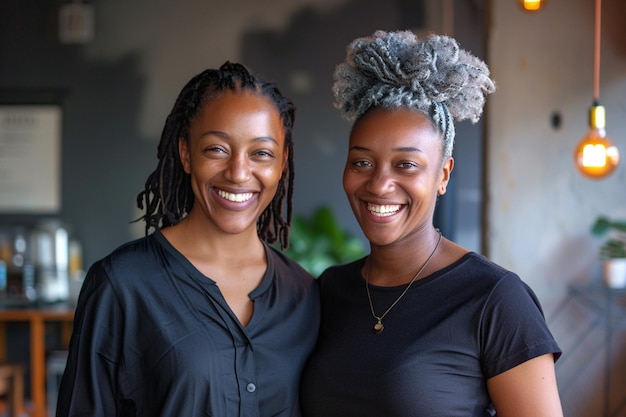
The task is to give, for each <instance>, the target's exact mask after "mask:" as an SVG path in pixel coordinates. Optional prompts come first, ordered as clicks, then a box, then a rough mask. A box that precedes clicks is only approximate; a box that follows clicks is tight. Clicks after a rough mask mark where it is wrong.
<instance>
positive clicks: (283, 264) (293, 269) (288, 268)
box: [266, 245, 314, 283]
mask: <svg viewBox="0 0 626 417" xmlns="http://www.w3.org/2000/svg"><path fill="white" fill-rule="evenodd" d="M266 248H267V249H266V253H267V262H268V266H269V267H271V268H273V270H274V272H275V273H276V275H277V276H278V277H281V276H291V277H294V278H295V280H297V281H301V282H305V283H309V282H311V281H313V280H314V278H313V276H312V275H311V274H310V273H309V272H308V271H307V270H306V269H304V268H303V267H302V266H300V264H298V263H297V262H296V261H294V260H293V259H291V258H290V257H288V256H287V255H285V254H284V253H283V252H281V251H279V250H278V249H276V248H274V247H271V246H269V245H266Z"/></svg>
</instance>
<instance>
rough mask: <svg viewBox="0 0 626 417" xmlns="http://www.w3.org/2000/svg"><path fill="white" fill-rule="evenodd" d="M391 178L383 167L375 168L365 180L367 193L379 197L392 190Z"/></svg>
mask: <svg viewBox="0 0 626 417" xmlns="http://www.w3.org/2000/svg"><path fill="white" fill-rule="evenodd" d="M393 184H394V182H393V178H392V176H391V175H390V174H389V172H386V171H385V170H383V169H377V170H376V171H374V172H373V173H372V175H371V176H370V178H369V179H368V181H367V184H366V189H367V191H368V192H369V193H371V194H373V195H375V196H378V197H381V196H384V195H385V194H387V193H389V192H391V191H392V190H393Z"/></svg>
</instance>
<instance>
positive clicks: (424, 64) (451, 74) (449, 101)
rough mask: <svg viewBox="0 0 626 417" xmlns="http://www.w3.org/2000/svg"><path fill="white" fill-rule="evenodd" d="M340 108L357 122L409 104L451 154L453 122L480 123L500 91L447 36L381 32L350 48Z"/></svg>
mask: <svg viewBox="0 0 626 417" xmlns="http://www.w3.org/2000/svg"><path fill="white" fill-rule="evenodd" d="M334 78H335V84H334V85H333V94H334V96H335V107H336V108H337V109H339V110H340V111H341V114H342V116H343V117H344V118H346V119H348V120H351V121H354V120H356V119H358V118H359V117H361V116H362V115H363V114H365V113H366V112H367V111H368V110H369V109H371V108H373V107H383V108H388V109H394V108H398V107H407V108H411V109H415V110H418V111H420V112H422V113H424V114H426V115H427V116H428V117H429V118H430V119H431V120H432V121H433V124H434V125H435V126H436V127H437V128H438V129H440V130H441V132H442V133H443V135H444V140H445V143H444V157H447V156H451V155H452V147H453V145H454V121H461V120H466V119H469V120H470V121H471V122H472V123H476V122H477V121H478V120H479V119H480V116H481V114H482V112H483V106H484V104H485V96H486V95H487V94H489V93H493V92H494V91H495V89H496V87H495V84H494V82H493V81H492V80H491V78H489V68H487V65H485V63H484V62H483V61H481V60H480V59H478V58H476V57H475V56H473V55H471V54H470V53H469V52H467V51H464V50H462V49H460V48H459V45H458V44H457V42H456V40H454V39H453V38H450V37H448V36H440V35H431V36H429V37H427V38H425V39H421V40H419V39H417V37H416V36H415V34H414V33H413V32H411V31H398V32H384V31H381V30H379V31H376V32H375V33H374V34H373V35H372V36H368V37H363V38H358V39H355V40H354V41H352V43H350V45H348V48H347V57H346V60H345V62H343V63H341V64H339V65H337V67H336V69H335V74H334Z"/></svg>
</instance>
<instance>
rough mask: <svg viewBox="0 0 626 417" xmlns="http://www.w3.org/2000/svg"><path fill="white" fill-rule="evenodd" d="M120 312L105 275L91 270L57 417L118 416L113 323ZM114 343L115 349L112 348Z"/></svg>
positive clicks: (75, 319)
mask: <svg viewBox="0 0 626 417" xmlns="http://www.w3.org/2000/svg"><path fill="white" fill-rule="evenodd" d="M117 317H119V313H118V309H117V308H116V303H115V302H114V298H113V297H112V296H111V290H110V287H109V286H108V285H106V279H105V274H104V272H103V271H102V270H101V269H100V268H98V267H92V269H91V270H90V272H89V274H88V275H87V277H86V278H85V283H84V284H83V288H82V290H81V294H80V298H79V301H78V306H77V309H76V314H75V318H74V331H73V334H72V339H71V341H70V347H69V356H68V362H67V365H66V367H65V372H64V374H63V377H62V379H61V384H60V387H59V396H58V401H57V414H56V415H57V417H69V416H86V415H89V416H92V417H107V416H114V415H117V413H116V392H117V387H116V385H115V374H116V364H115V354H114V352H115V350H114V349H112V348H111V346H114V343H115V341H114V340H115V339H116V337H115V334H114V333H112V332H111V331H110V329H114V328H115V327H114V326H113V323H116V322H117V323H119V319H118V320H117V321H116V318H117ZM112 343H113V345H112Z"/></svg>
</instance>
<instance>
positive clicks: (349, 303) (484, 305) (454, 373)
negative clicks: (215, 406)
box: [301, 253, 560, 417]
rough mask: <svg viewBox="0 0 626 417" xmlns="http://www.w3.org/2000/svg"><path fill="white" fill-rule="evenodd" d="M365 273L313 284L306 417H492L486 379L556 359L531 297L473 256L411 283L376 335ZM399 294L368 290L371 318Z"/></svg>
mask: <svg viewBox="0 0 626 417" xmlns="http://www.w3.org/2000/svg"><path fill="white" fill-rule="evenodd" d="M362 265H363V259H361V260H359V261H356V262H353V263H351V264H348V265H345V266H339V267H333V268H329V269H328V270H327V271H326V272H325V273H324V274H322V276H321V277H320V278H319V279H318V281H319V283H320V288H321V300H322V322H321V327H320V337H319V340H318V345H317V347H316V349H315V351H314V353H313V355H312V357H311V359H310V362H309V364H308V365H307V367H306V368H305V372H304V376H303V382H302V395H301V401H302V408H303V415H304V416H306V417H335V416H336V417H351V416H354V417H357V416H358V417H368V416H371V417H381V416H385V417H400V416H406V417H454V416H458V417H473V416H474V417H479V416H480V417H482V416H489V415H491V414H490V412H491V411H492V410H491V403H490V399H489V395H488V392H487V387H486V380H487V379H488V378H490V377H493V376H495V375H498V374H499V373H502V372H504V371H506V370H508V369H510V368H512V367H514V366H516V365H519V364H520V363H522V362H524V361H526V360H528V359H531V358H533V357H537V356H540V355H543V354H546V353H555V359H556V358H558V356H559V354H560V349H559V347H558V346H557V343H556V342H555V340H554V338H553V337H552V335H551V333H550V331H549V330H548V327H547V325H546V322H545V319H544V317H543V313H542V311H541V307H540V305H539V302H538V300H537V299H536V297H535V295H534V293H533V292H532V290H531V289H530V288H529V287H528V286H527V285H526V284H524V283H523V282H522V281H521V280H520V279H519V277H518V276H517V275H515V274H513V273H511V272H509V271H507V270H505V269H503V268H501V267H499V266H497V265H495V264H494V263H492V262H490V261H489V260H487V259H486V258H484V257H482V256H480V255H478V254H476V253H469V254H467V255H465V256H464V257H463V258H462V259H460V260H459V261H458V262H456V263H454V264H453V265H450V266H449V267H446V268H444V269H442V270H440V271H438V272H436V273H434V274H432V275H430V276H428V277H425V278H423V279H420V280H418V281H416V282H415V283H413V285H412V286H411V288H410V289H409V290H408V292H407V293H406V294H405V295H404V297H403V298H402V299H401V300H400V301H399V302H398V304H396V306H395V307H393V308H392V309H391V311H390V312H389V313H388V314H387V315H386V316H385V317H384V319H383V324H384V326H385V329H384V330H383V332H382V333H380V334H374V333H373V332H372V327H373V325H374V324H375V323H376V320H375V319H374V318H373V317H372V315H371V313H370V306H369V303H368V298H367V293H366V290H365V281H364V280H363V278H362V276H361V274H360V270H361V267H362ZM405 288H406V286H404V285H403V286H398V287H378V286H375V285H370V291H371V296H372V301H373V305H374V311H375V313H376V314H377V315H378V316H380V315H381V314H383V313H384V311H385V310H386V309H387V308H389V306H390V305H391V304H392V303H393V302H394V300H396V299H397V298H398V296H399V295H400V294H401V292H402V291H403V290H404V289H405Z"/></svg>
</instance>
